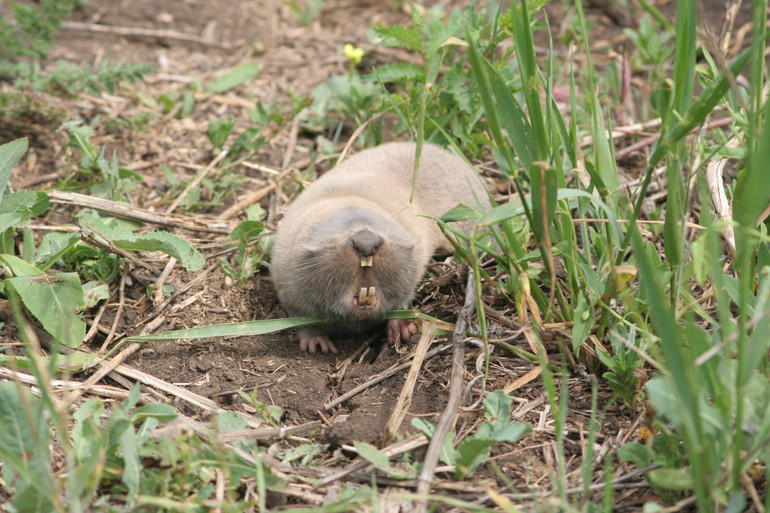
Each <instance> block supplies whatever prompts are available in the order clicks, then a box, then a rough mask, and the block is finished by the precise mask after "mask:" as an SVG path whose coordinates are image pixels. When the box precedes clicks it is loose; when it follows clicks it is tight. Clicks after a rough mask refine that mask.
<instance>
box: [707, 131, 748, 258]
mask: <svg viewBox="0 0 770 513" xmlns="http://www.w3.org/2000/svg"><path fill="white" fill-rule="evenodd" d="M740 143H741V141H740V139H738V138H737V137H733V138H732V139H730V140H729V141H727V144H726V147H728V148H737V147H738V146H740ZM727 160H728V159H726V158H725V159H720V160H716V161H714V160H712V161H710V162H709V163H708V164H706V183H708V188H709V195H710V196H711V204H712V205H713V206H714V212H715V213H716V215H717V217H718V218H719V219H721V220H723V221H728V223H727V224H726V225H725V228H724V232H722V238H723V239H724V241H725V243H727V252H728V253H729V254H730V258H731V259H733V260H735V231H734V230H733V227H732V225H731V224H730V223H729V221H732V219H733V209H732V205H731V204H730V201H729V200H728V199H727V195H726V194H725V186H724V182H723V181H722V172H723V171H724V168H725V164H727Z"/></svg>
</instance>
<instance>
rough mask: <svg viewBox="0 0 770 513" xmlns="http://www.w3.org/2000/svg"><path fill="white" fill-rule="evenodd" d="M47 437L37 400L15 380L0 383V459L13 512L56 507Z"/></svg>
mask: <svg viewBox="0 0 770 513" xmlns="http://www.w3.org/2000/svg"><path fill="white" fill-rule="evenodd" d="M25 405H26V406H27V407H25ZM28 413H31V415H32V416H31V417H30V416H28V415H27V414H28ZM50 437H51V434H50V430H49V427H48V421H47V420H46V418H45V417H44V415H43V411H42V409H41V406H40V402H39V401H38V400H37V399H36V398H34V397H32V395H31V394H29V393H28V392H27V390H26V389H24V388H21V387H19V386H18V385H17V384H16V383H12V382H10V381H5V382H0V460H2V462H3V476H4V477H5V479H7V480H8V482H7V483H6V484H7V485H8V487H9V488H11V489H14V490H15V493H14V495H13V499H12V501H13V506H14V508H15V511H24V512H35V511H54V510H55V508H54V497H55V496H56V493H57V491H56V490H54V489H53V487H52V485H53V484H54V483H55V481H54V479H53V477H52V476H50V465H51V462H50V454H51V453H50V451H49V448H48V444H49V442H50Z"/></svg>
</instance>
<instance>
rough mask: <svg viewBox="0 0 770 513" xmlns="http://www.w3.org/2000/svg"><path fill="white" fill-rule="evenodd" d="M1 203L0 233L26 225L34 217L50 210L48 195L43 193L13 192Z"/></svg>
mask: <svg viewBox="0 0 770 513" xmlns="http://www.w3.org/2000/svg"><path fill="white" fill-rule="evenodd" d="M1 201H2V202H1V203H0V232H4V231H5V230H7V229H8V228H11V227H16V226H19V225H20V224H23V223H26V222H27V221H28V220H29V218H30V217H31V216H33V215H40V214H42V213H43V212H45V210H46V209H47V208H48V195H47V194H45V193H43V192H35V191H20V192H13V193H11V194H9V195H7V196H6V197H5V199H3V200H1Z"/></svg>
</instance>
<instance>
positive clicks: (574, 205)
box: [469, 1, 770, 511]
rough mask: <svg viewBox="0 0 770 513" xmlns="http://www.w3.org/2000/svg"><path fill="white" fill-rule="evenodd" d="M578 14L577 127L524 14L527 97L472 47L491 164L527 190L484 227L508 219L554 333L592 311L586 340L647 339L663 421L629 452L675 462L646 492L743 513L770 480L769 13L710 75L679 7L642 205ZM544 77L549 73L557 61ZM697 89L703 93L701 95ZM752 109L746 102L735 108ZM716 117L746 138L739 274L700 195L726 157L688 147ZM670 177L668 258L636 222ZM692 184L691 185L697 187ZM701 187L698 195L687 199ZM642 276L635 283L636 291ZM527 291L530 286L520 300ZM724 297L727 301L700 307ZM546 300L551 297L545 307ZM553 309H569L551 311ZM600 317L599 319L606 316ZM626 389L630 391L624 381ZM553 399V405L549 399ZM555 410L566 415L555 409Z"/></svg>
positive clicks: (692, 10) (521, 43) (738, 214)
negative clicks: (526, 249)
mask: <svg viewBox="0 0 770 513" xmlns="http://www.w3.org/2000/svg"><path fill="white" fill-rule="evenodd" d="M647 8H648V9H651V10H652V9H653V8H652V7H651V6H649V5H647ZM576 10H577V15H578V18H579V26H580V27H581V28H582V30H583V33H582V37H583V42H584V50H585V59H586V62H587V63H588V65H587V67H586V69H585V82H584V84H581V85H582V87H581V95H582V98H580V100H582V101H579V100H578V98H577V96H578V95H577V94H576V93H575V91H574V88H573V91H572V94H571V102H570V107H571V108H570V116H571V119H570V120H569V121H570V122H569V123H563V122H562V121H561V118H560V117H559V116H558V112H557V111H556V110H555V109H554V108H552V106H553V105H555V103H556V102H555V100H554V98H553V95H552V91H551V89H550V87H548V85H549V84H550V82H549V79H548V78H547V77H546V76H545V75H544V74H543V72H542V70H541V68H540V67H539V64H538V62H537V61H536V60H535V59H534V46H533V43H532V36H531V29H530V27H531V26H532V23H531V20H530V18H529V10H528V7H527V2H526V1H523V2H521V4H520V7H519V8H516V7H514V8H513V9H512V20H513V21H512V26H513V40H514V44H515V48H516V55H517V61H516V64H517V65H518V71H519V73H520V74H521V77H522V81H521V83H522V88H521V90H518V91H512V90H511V89H510V88H509V87H508V86H507V84H506V83H505V82H504V81H503V79H502V78H501V75H499V74H498V73H496V71H495V62H494V60H493V57H492V56H493V55H494V52H493V51H487V52H485V53H483V52H482V51H481V50H480V48H479V46H478V45H477V44H475V43H474V41H473V40H472V38H471V41H470V43H471V44H470V50H469V51H470V60H471V65H472V73H473V79H474V82H475V84H476V86H477V87H478V89H479V91H480V94H481V97H482V99H483V107H484V109H485V112H486V118H487V122H488V128H489V132H490V134H491V136H492V139H493V140H494V143H495V148H494V154H495V156H496V158H497V161H498V165H499V166H500V168H501V169H505V170H507V171H508V173H509V176H510V179H511V180H512V181H513V182H514V185H515V188H516V190H517V191H518V192H519V198H518V199H516V200H514V203H515V206H513V205H512V204H507V205H501V206H499V207H497V208H496V209H494V210H493V211H492V212H490V213H489V214H487V216H486V217H484V218H482V219H481V221H480V222H481V223H488V224H490V225H491V224H492V223H495V222H499V221H501V220H505V222H507V223H509V225H511V226H513V227H514V228H513V229H510V230H505V231H503V232H502V233H503V236H504V237H505V238H504V239H503V240H498V243H499V246H500V248H501V250H502V251H501V253H502V254H503V255H504V256H502V257H501V258H499V259H498V263H499V265H500V266H501V267H502V268H505V269H508V270H514V269H515V270H516V271H517V272H518V274H519V275H522V274H524V275H528V276H529V277H530V279H529V282H530V283H529V286H530V287H537V288H538V289H539V290H542V291H543V293H542V294H540V295H539V296H536V297H537V299H538V303H537V304H538V305H539V307H540V308H541V310H542V311H545V312H546V318H545V320H560V319H571V320H573V321H574V325H573V326H574V328H575V330H577V329H578V326H579V325H581V324H585V321H584V320H581V316H582V317H583V318H585V317H586V315H585V314H586V313H588V314H589V315H590V317H589V319H590V320H589V321H588V324H591V323H592V322H595V323H594V324H593V325H592V326H590V328H589V329H586V328H585V326H583V327H582V328H581V331H582V332H583V333H588V332H594V333H598V334H602V333H606V332H607V330H608V329H613V324H614V323H616V322H620V325H621V326H625V327H627V328H628V327H631V328H633V330H634V331H636V333H639V334H641V337H640V340H639V341H638V347H639V348H641V349H643V350H644V351H646V352H647V353H648V354H650V355H657V356H656V360H657V363H658V364H659V365H660V368H661V369H662V370H661V372H660V373H659V374H657V375H656V376H654V377H653V378H652V379H651V380H650V381H649V382H648V383H647V385H646V388H645V390H644V395H645V396H646V397H647V398H648V399H649V400H650V402H651V403H652V405H654V407H655V408H657V412H658V413H657V419H658V422H656V423H655V425H654V427H655V429H656V430H657V433H656V434H655V436H654V437H653V439H652V441H650V442H648V443H647V444H645V445H643V444H639V445H638V446H629V448H628V450H627V451H626V452H624V453H623V454H625V455H626V456H627V457H629V458H630V457H631V456H630V454H631V452H632V451H637V450H640V451H641V454H643V455H644V457H643V458H641V459H638V458H637V459H636V461H637V462H638V463H639V464H647V463H652V462H654V463H658V464H661V465H663V468H662V469H659V470H656V471H653V472H651V473H650V474H649V479H650V481H651V482H653V484H655V485H656V486H659V487H660V488H661V489H676V490H678V491H679V492H680V493H681V492H682V490H688V491H690V492H691V493H692V497H694V500H695V502H696V503H697V508H698V510H699V511H714V510H718V509H722V508H723V507H724V506H726V505H727V504H731V505H735V506H737V505H739V504H745V503H746V501H747V500H748V490H747V488H746V487H745V486H744V485H745V480H746V478H747V475H746V472H747V469H748V468H749V467H750V466H751V465H752V464H753V463H754V462H755V461H761V462H763V465H764V469H765V476H766V477H767V476H768V471H767V468H768V464H770V451H768V449H767V447H768V445H767V444H768V441H770V438H768V437H769V436H770V415H768V414H767V411H766V410H765V409H764V407H765V406H766V405H768V404H770V385H768V362H767V354H768V347H770V324H769V323H770V321H768V316H770V309H768V306H770V305H768V291H769V290H770V279H769V277H770V269H768V268H767V267H766V265H767V264H768V263H770V261H769V260H768V258H767V255H768V252H769V251H770V249H769V248H770V246H768V238H767V236H766V228H765V226H764V225H760V226H759V229H758V228H757V223H758V219H759V216H760V214H761V213H762V212H763V210H764V209H766V208H767V207H768V203H769V201H768V200H769V199H770V169H768V162H770V127H769V126H768V108H769V107H768V102H767V99H766V98H763V97H762V91H763V88H765V87H767V84H766V82H765V77H764V68H763V62H764V60H763V55H764V49H765V39H766V37H767V34H766V33H765V32H764V28H763V27H765V25H766V24H765V22H766V19H767V12H766V11H767V6H766V3H765V2H760V1H755V2H754V9H753V21H754V31H753V33H752V35H753V41H754V43H753V45H752V46H750V47H749V48H747V49H746V50H744V51H743V52H742V53H741V54H740V55H739V56H738V57H737V58H735V59H734V60H732V61H731V62H730V63H729V65H727V66H725V67H724V68H723V69H719V70H717V71H718V72H717V73H715V74H714V75H709V73H704V72H703V71H701V70H700V69H699V68H698V66H697V62H698V58H699V52H701V51H702V49H701V48H699V47H698V40H697V26H698V20H697V10H696V5H695V2H694V1H682V2H678V3H677V13H676V20H675V30H674V48H675V51H674V61H673V66H672V68H671V72H670V74H669V75H668V77H667V80H668V82H669V84H670V86H669V87H668V89H667V90H666V91H665V95H666V96H665V98H667V101H666V102H665V103H664V108H663V110H662V112H660V116H661V129H660V135H659V137H658V140H657V142H656V143H655V144H654V146H653V148H652V150H651V155H650V158H649V163H648V166H647V168H646V170H645V171H644V176H643V178H642V180H641V186H640V187H639V189H638V190H636V191H632V192H633V195H632V196H631V199H632V202H630V203H629V202H628V201H627V198H626V194H625V191H624V190H623V188H622V187H621V179H620V178H619V175H620V173H619V170H618V167H617V164H616V162H615V159H614V155H613V141H612V140H611V139H609V138H608V137H607V135H606V134H607V131H606V127H607V126H611V124H612V122H613V121H612V119H611V118H610V117H609V116H608V115H607V112H608V111H609V109H608V104H607V102H608V101H611V98H606V97H605V98H601V97H600V96H599V95H597V94H596V93H597V88H596V87H597V86H596V80H595V77H594V68H593V67H592V66H591V55H590V53H589V50H588V33H587V32H586V30H585V20H584V18H583V11H582V6H581V4H580V2H578V3H577V4H576ZM654 14H655V15H656V17H660V14H659V13H657V12H654ZM749 63H751V65H750V66H749ZM567 66H569V67H570V68H571V67H572V64H571V63H569V64H567ZM747 66H748V67H747ZM544 67H545V68H546V69H547V70H549V71H550V70H551V69H552V68H551V62H550V61H547V62H546V63H545V65H544ZM746 69H749V70H750V73H749V75H748V79H749V86H748V87H746V88H742V87H740V86H737V85H736V81H735V77H736V76H737V75H738V74H741V73H743V72H744V70H746ZM696 80H699V81H700V82H701V86H702V87H701V92H700V93H698V94H695V90H696V88H695V81H696ZM572 85H573V86H574V82H573V83H572ZM543 92H545V100H544V101H542V99H541V95H542V93H543ZM741 98H744V99H745V100H744V101H739V99H741ZM543 105H545V109H543ZM581 106H582V107H583V108H581ZM718 107H727V109H728V112H733V113H735V114H736V115H735V116H734V118H733V124H732V126H731V127H730V130H731V131H733V132H734V133H738V134H742V136H743V137H742V140H743V148H744V149H745V151H746V160H745V163H746V165H745V169H744V170H743V171H742V172H741V174H740V175H739V178H738V180H737V182H736V184H735V191H734V216H735V217H734V225H735V228H736V237H737V257H736V260H735V262H729V261H726V260H725V254H724V252H723V251H722V249H721V247H720V245H719V241H718V236H719V233H720V230H722V229H723V228H724V226H723V225H720V224H719V223H715V222H714V218H715V216H714V215H713V214H712V213H711V212H710V210H709V206H710V201H709V199H708V196H707V195H706V194H705V193H704V191H706V189H707V188H706V185H705V181H704V180H705V178H704V173H703V172H702V162H704V161H706V160H708V158H709V155H713V154H714V153H718V152H719V145H720V144H721V143H720V140H723V138H722V139H720V137H713V138H710V139H709V140H708V143H709V144H711V145H716V146H717V147H716V150H717V151H716V152H714V150H713V149H711V148H709V149H708V150H707V149H706V146H705V145H697V144H696V141H697V140H696V139H694V138H692V137H690V134H691V133H692V131H693V129H695V128H697V127H699V126H700V125H702V124H703V123H704V122H705V121H706V120H707V119H709V117H710V116H712V115H714V114H715V111H716V109H717V108H718ZM523 112H526V113H527V115H526V116H523V115H522V113H523ZM578 127H581V128H578ZM578 130H580V131H581V134H582V133H585V132H584V131H587V132H588V133H589V134H590V136H591V138H592V140H593V147H592V151H590V149H589V150H588V151H587V153H586V155H585V157H583V160H582V161H581V162H577V161H576V157H575V156H576V155H578V154H579V153H580V150H581V149H580V148H578V147H577V145H576V142H575V141H576V140H578V138H579V137H578V135H579V134H578V133H576V132H577V131H578ZM709 152H711V153H709ZM661 165H664V166H665V168H666V173H665V176H666V185H667V196H666V202H665V206H664V210H663V212H664V217H665V221H664V228H663V252H662V258H661V255H659V254H658V253H659V252H658V248H657V247H656V246H655V245H654V244H653V241H650V240H646V239H645V237H644V236H643V235H642V232H641V230H640V229H639V225H638V224H637V221H641V220H642V218H643V217H644V216H643V215H642V210H643V209H642V207H643V205H644V202H645V201H646V200H647V195H646V192H647V189H648V186H649V184H650V182H651V179H652V176H653V172H654V171H655V170H656V169H657V168H658V166H661ZM582 167H584V168H585V169H586V170H587V172H588V174H589V175H590V183H586V181H581V180H575V181H574V183H575V185H574V186H573V187H574V188H577V189H579V190H580V191H581V193H582V194H579V193H578V191H576V190H574V189H573V190H571V191H570V190H565V182H564V177H566V176H570V175H574V174H577V173H578V168H582ZM693 175H694V176H695V181H691V180H690V177H692V176H693ZM691 183H694V184H695V185H696V188H697V191H695V192H698V193H700V196H698V195H694V194H693V192H694V191H690V190H689V188H690V184H691ZM585 193H587V194H585ZM693 197H698V199H699V200H700V204H701V211H700V217H699V218H693V213H694V212H695V211H694V210H693V208H692V205H691V204H690V198H693ZM588 198H590V199H588ZM568 214H572V215H568ZM620 216H623V217H625V218H626V219H628V220H629V222H626V223H623V224H622V227H621V225H619V224H618V223H617V222H616V219H617V218H619V217H620ZM572 217H581V218H584V217H588V218H595V219H605V220H607V221H609V222H607V223H605V224H604V227H605V228H604V229H603V230H602V229H599V230H597V229H594V228H593V227H588V228H586V227H585V226H582V227H581V228H580V230H579V233H580V235H581V236H580V237H577V236H576V231H575V230H574V225H573V221H572ZM690 221H696V222H699V223H700V224H702V225H703V226H705V230H704V231H703V232H702V233H699V234H697V238H696V239H695V243H691V242H690V241H691V240H692V239H691V236H692V233H691V231H690V230H688V229H687V228H686V223H687V222H690ZM520 225H525V226H528V227H529V229H531V232H532V236H533V238H534V240H535V243H536V245H537V247H538V257H539V259H542V261H543V262H544V263H545V266H544V268H543V271H542V272H540V273H539V274H540V276H539V279H534V278H533V276H534V275H535V274H536V273H535V272H533V270H532V269H531V268H529V267H528V265H527V262H528V261H529V260H527V259H522V258H521V257H520V256H519V255H520V253H515V252H513V251H510V250H509V249H510V248H513V247H515V246H517V245H520V244H521V243H522V242H523V241H524V240H525V239H522V238H520V237H511V235H512V234H517V233H521V230H517V229H516V228H515V227H516V226H520ZM617 230H620V231H621V232H622V233H618V231H617ZM696 251H697V252H698V253H697V254H696V253H695V252H696ZM701 251H702V253H700V252H701ZM511 260H514V261H513V262H511ZM554 261H556V262H558V264H559V265H560V267H561V268H562V269H564V274H563V276H562V277H560V279H559V280H558V283H556V281H555V280H554V276H553V272H554V271H553V270H554V267H555V265H554ZM619 269H621V271H620V272H619V271H618V270H619ZM634 269H635V270H634ZM637 271H638V278H639V279H638V282H637V281H635V280H632V279H631V278H630V277H633V276H634V275H635V274H636V272H637ZM619 276H620V277H621V278H620V279H619ZM511 281H512V283H514V284H519V285H520V284H521V283H522V281H521V280H516V279H512V280H511ZM554 288H557V289H558V290H556V291H555V290H554ZM524 293H525V292H524V289H522V288H519V289H517V290H516V291H515V292H514V295H516V294H524ZM712 295H713V298H715V299H716V301H714V303H715V304H713V305H712V307H710V308H704V307H702V306H701V303H704V304H707V303H708V300H709V297H712ZM546 297H549V298H550V299H549V301H548V302H547V303H546V302H544V300H545V298H546ZM554 300H555V301H556V303H557V305H556V307H555V308H552V304H551V302H552V301H554ZM594 309H596V310H598V311H599V312H600V315H599V316H597V317H596V318H594V317H593V314H592V312H594ZM549 314H550V318H549V317H548V315H549ZM648 323H649V324H651V328H648ZM637 328H638V331H637ZM585 341H586V337H585V336H583V337H579V338H578V339H575V333H573V351H574V352H575V353H576V354H578V353H579V352H580V351H581V350H585V349H586V348H584V347H582V346H581V343H584V342H585ZM632 341H633V339H632ZM620 356H621V355H617V354H616V355H611V356H610V358H609V359H607V358H603V359H602V360H603V361H604V362H605V364H607V365H609V366H610V367H611V368H612V367H613V366H614V365H615V366H617V365H619V362H620V360H619V358H620ZM616 384H617V385H618V388H620V387H622V386H623V383H622V382H618V383H616ZM626 385H629V383H627V384H626ZM546 389H547V390H549V391H550V393H551V394H554V393H556V392H555V387H553V386H549V387H546ZM552 403H553V404H554V406H556V404H557V403H556V402H554V400H553V399H552ZM555 411H556V408H555ZM677 440H681V442H682V444H678V443H677ZM671 442H673V443H671ZM674 476H676V479H673V477H674Z"/></svg>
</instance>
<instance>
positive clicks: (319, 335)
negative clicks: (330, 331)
mask: <svg viewBox="0 0 770 513" xmlns="http://www.w3.org/2000/svg"><path fill="white" fill-rule="evenodd" d="M299 348H300V350H301V351H307V352H309V353H315V352H316V351H317V350H318V348H321V352H323V353H333V354H337V348H336V347H335V345H334V342H332V341H331V339H329V336H328V335H327V334H326V333H325V332H323V331H321V330H319V329H318V328H302V329H301V330H299Z"/></svg>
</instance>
